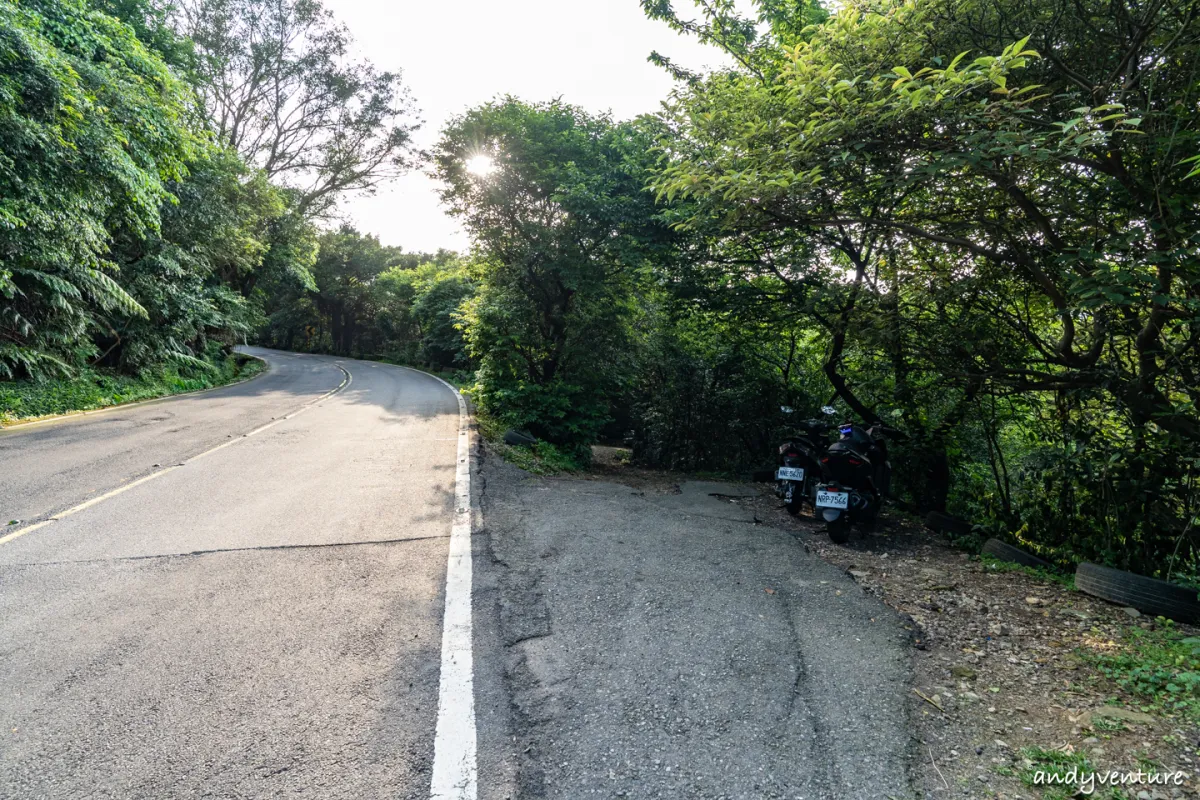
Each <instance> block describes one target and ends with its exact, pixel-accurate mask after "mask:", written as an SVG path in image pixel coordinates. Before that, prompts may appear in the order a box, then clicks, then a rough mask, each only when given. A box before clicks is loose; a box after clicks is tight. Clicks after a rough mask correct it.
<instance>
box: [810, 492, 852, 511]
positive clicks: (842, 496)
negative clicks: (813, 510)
mask: <svg viewBox="0 0 1200 800" xmlns="http://www.w3.org/2000/svg"><path fill="white" fill-rule="evenodd" d="M849 507H850V493H849V492H820V491H819V492H817V508H849Z"/></svg>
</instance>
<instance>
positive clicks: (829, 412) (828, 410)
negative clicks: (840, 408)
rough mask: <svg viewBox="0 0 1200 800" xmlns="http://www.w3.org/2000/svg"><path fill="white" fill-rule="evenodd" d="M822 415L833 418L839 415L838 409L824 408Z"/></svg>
mask: <svg viewBox="0 0 1200 800" xmlns="http://www.w3.org/2000/svg"><path fill="white" fill-rule="evenodd" d="M821 413H822V414H825V415H826V416H830V417H832V416H833V415H834V414H836V413H837V409H836V408H834V407H833V406H823V407H822V408H821Z"/></svg>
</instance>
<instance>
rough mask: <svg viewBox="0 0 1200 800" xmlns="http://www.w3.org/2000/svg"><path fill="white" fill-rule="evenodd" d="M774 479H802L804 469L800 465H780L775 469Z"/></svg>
mask: <svg viewBox="0 0 1200 800" xmlns="http://www.w3.org/2000/svg"><path fill="white" fill-rule="evenodd" d="M775 480H777V481H802V480H804V469H803V468H802V467H780V468H779V469H777V470H775Z"/></svg>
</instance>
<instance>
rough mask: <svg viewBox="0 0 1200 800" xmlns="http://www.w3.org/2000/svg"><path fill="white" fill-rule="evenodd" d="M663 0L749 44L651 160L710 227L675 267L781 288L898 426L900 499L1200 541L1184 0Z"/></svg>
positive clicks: (726, 307)
mask: <svg viewBox="0 0 1200 800" xmlns="http://www.w3.org/2000/svg"><path fill="white" fill-rule="evenodd" d="M644 5H645V6H646V7H647V10H648V11H649V13H651V15H652V16H658V17H661V18H664V19H667V20H668V21H669V22H671V23H672V24H675V25H676V26H677V27H679V28H680V29H681V30H691V31H694V32H696V33H697V34H698V35H699V36H701V37H702V38H706V39H708V40H709V41H712V42H715V43H717V44H720V45H721V46H723V47H725V48H726V49H727V50H728V51H729V52H730V53H731V54H732V55H733V56H734V57H735V58H736V59H737V60H738V62H739V63H740V66H739V67H738V68H736V69H733V70H726V71H722V72H718V73H715V74H712V75H709V76H706V77H703V78H701V77H698V76H691V77H689V78H688V80H687V83H686V84H684V85H682V86H681V87H680V89H679V90H678V91H677V92H676V94H675V96H674V97H673V99H672V102H671V103H670V105H669V109H668V112H667V113H666V115H665V120H664V121H665V124H666V126H667V130H666V132H665V134H664V135H663V136H662V137H661V138H660V147H659V153H660V155H661V159H662V160H661V163H660V165H659V166H658V167H657V168H656V169H655V170H654V174H653V177H652V185H653V187H654V188H655V190H656V193H657V197H658V198H659V200H660V201H661V203H662V204H663V206H664V211H663V213H664V214H665V216H666V217H667V218H668V219H670V220H671V221H672V222H673V224H674V225H675V228H676V230H677V231H679V232H680V233H681V234H682V235H685V236H687V237H689V242H690V244H691V248H690V250H689V252H688V255H689V256H691V257H690V258H688V259H684V260H681V261H679V262H678V268H677V269H675V270H673V271H672V282H671V284H670V286H671V287H672V289H673V290H680V289H685V290H687V291H686V293H685V294H684V299H687V297H688V296H689V295H690V296H691V297H694V298H695V301H693V302H695V303H696V304H697V305H699V306H700V307H702V308H703V309H704V310H705V312H706V313H708V314H710V315H712V316H710V317H709V319H710V320H713V321H716V320H722V321H724V320H729V321H730V322H734V323H737V324H740V325H743V326H750V325H753V324H754V323H755V322H756V321H757V320H758V319H760V318H762V317H763V316H764V309H765V310H766V311H765V315H766V317H767V318H778V317H781V316H785V315H790V316H789V317H788V318H789V319H790V320H792V326H791V327H792V329H793V330H794V329H799V330H801V331H804V332H805V333H806V334H807V337H806V338H805V339H804V341H806V343H807V353H806V354H805V355H806V357H807V359H808V360H810V361H812V360H815V359H819V365H820V366H819V368H820V371H821V373H823V377H824V378H825V379H826V381H827V386H828V387H829V391H830V392H831V393H832V394H833V395H835V396H836V397H837V399H838V401H839V404H841V405H843V406H844V407H845V408H846V409H848V410H849V411H850V412H852V414H853V415H854V416H856V417H858V418H861V419H863V420H866V421H882V422H885V423H887V424H889V425H892V426H893V427H896V428H899V429H900V430H901V431H902V432H903V433H904V434H905V437H904V438H903V439H902V440H900V441H898V442H896V443H895V446H894V447H893V448H892V449H891V452H892V455H893V458H892V463H893V467H894V468H895V478H896V480H895V481H894V487H895V490H896V493H897V494H898V496H899V499H901V500H902V501H903V502H905V503H907V504H910V505H911V506H913V507H917V508H922V509H924V508H945V507H947V506H949V508H950V509H951V510H953V511H955V512H957V513H962V514H965V515H967V516H970V517H972V518H974V519H975V520H976V521H978V522H980V523H981V525H982V527H983V528H984V529H985V530H987V531H989V532H991V533H994V534H1007V533H1011V532H1013V531H1016V530H1018V529H1020V528H1021V527H1022V526H1026V530H1027V531H1028V532H1029V537H1030V538H1031V539H1033V540H1034V541H1037V542H1040V543H1042V544H1044V545H1047V546H1050V547H1053V548H1055V549H1056V551H1057V552H1059V553H1060V554H1062V555H1064V556H1066V555H1071V556H1075V557H1083V558H1090V559H1095V560H1103V561H1105V562H1108V563H1114V564H1117V565H1120V566H1124V567H1133V568H1138V569H1142V570H1144V571H1147V572H1151V573H1155V572H1159V571H1165V569H1167V568H1168V567H1169V566H1171V565H1172V564H1173V563H1174V561H1175V560H1177V559H1178V560H1179V561H1182V562H1187V561H1188V560H1189V559H1190V558H1192V555H1191V554H1192V553H1194V551H1195V549H1196V543H1195V538H1194V536H1192V535H1190V534H1189V531H1191V528H1192V526H1191V521H1192V518H1193V517H1194V515H1195V508H1196V506H1197V500H1200V498H1198V497H1197V495H1196V492H1195V489H1194V471H1195V465H1196V459H1197V458H1200V415H1198V414H1197V412H1196V401H1197V399H1200V353H1198V351H1197V347H1198V346H1200V338H1198V337H1197V335H1196V331H1197V329H1198V326H1200V303H1197V301H1196V287H1197V286H1200V252H1198V250H1200V218H1198V216H1197V215H1198V214H1200V211H1198V209H1200V202H1198V201H1200V183H1197V182H1196V181H1195V179H1194V176H1189V171H1190V169H1191V162H1188V161H1187V159H1188V158H1190V157H1191V156H1192V154H1194V153H1195V152H1196V151H1197V149H1200V117H1197V115H1195V114H1194V113H1192V109H1194V108H1195V105H1196V103H1197V101H1198V99H1200V84H1197V83H1196V81H1195V78H1194V76H1195V74H1196V70H1197V69H1200V50H1197V48H1196V47H1195V42H1196V40H1197V37H1198V36H1200V20H1198V19H1197V18H1196V17H1195V15H1194V14H1191V13H1190V11H1189V10H1188V8H1189V7H1188V5H1187V3H1185V2H1183V0H1177V1H1176V2H1167V3H1163V4H1157V5H1155V6H1153V7H1150V8H1146V9H1141V10H1136V11H1135V10H1133V9H1131V8H1126V7H1125V6H1121V5H1120V4H1118V6H1113V5H1111V4H1109V3H1100V2H1084V3H1075V2H1067V0H1038V2H1035V3H1024V2H1020V3H1018V2H1008V0H999V2H988V3H975V2H970V3H967V4H966V5H964V4H963V3H960V2H948V0H919V1H918V2H884V3H874V2H871V3H868V2H850V3H846V4H842V5H841V6H840V9H839V11H838V13H837V14H836V15H834V16H831V17H830V18H828V19H827V20H824V21H820V20H819V19H814V18H813V16H812V13H811V10H810V9H808V8H807V7H806V6H805V5H803V4H795V5H791V4H777V3H767V2H761V3H757V4H756V5H757V7H758V8H759V11H760V14H759V19H758V20H757V21H754V20H751V21H750V22H752V23H753V22H757V24H748V23H747V20H744V19H741V18H739V17H738V16H737V13H736V11H735V9H734V7H733V4H731V3H723V2H722V3H704V4H701V6H702V9H703V19H702V20H699V21H696V22H694V23H689V22H686V21H684V20H682V19H681V18H679V17H677V16H676V15H675V13H674V12H673V11H672V10H671V8H670V6H669V5H668V4H665V3H657V2H646V3H644ZM1130 15H1136V16H1137V17H1138V20H1139V21H1138V23H1137V25H1136V26H1135V27H1131V26H1129V25H1126V24H1125V23H1124V22H1123V20H1125V19H1127V18H1129V17H1130ZM1149 65H1155V66H1154V67H1150V66H1149ZM1184 162H1187V163H1184Z"/></svg>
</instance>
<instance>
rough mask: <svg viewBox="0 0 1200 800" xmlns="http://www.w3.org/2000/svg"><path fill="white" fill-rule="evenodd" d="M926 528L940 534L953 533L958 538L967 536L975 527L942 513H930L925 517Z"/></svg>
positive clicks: (965, 521)
mask: <svg viewBox="0 0 1200 800" xmlns="http://www.w3.org/2000/svg"><path fill="white" fill-rule="evenodd" d="M925 527H926V528H929V530H931V531H937V532H938V533H953V534H954V535H956V536H966V535H967V534H968V533H970V532H971V531H972V530H974V528H975V526H974V525H972V524H971V523H970V522H968V521H967V520H965V519H959V518H958V517H952V516H950V515H949V514H943V513H942V512H941V511H930V512H929V513H928V514H926V515H925Z"/></svg>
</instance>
